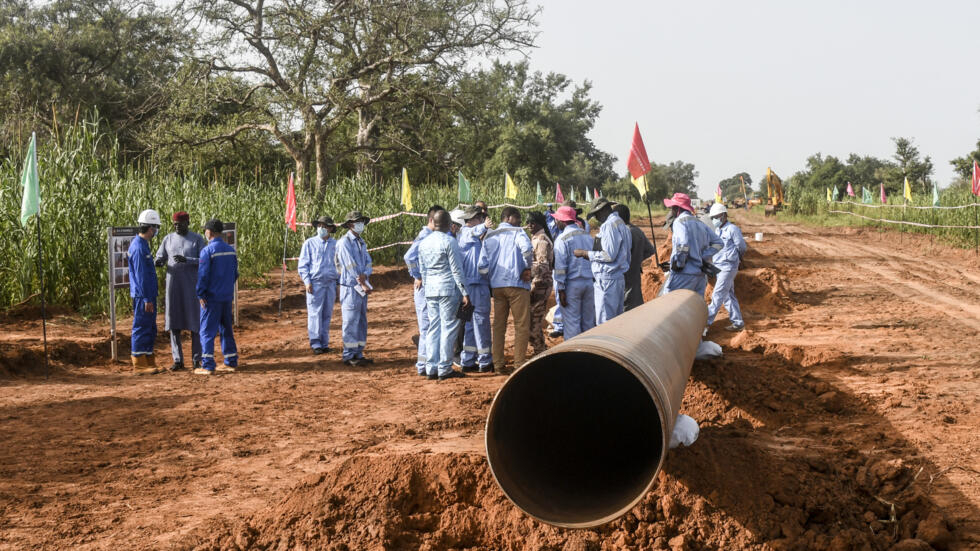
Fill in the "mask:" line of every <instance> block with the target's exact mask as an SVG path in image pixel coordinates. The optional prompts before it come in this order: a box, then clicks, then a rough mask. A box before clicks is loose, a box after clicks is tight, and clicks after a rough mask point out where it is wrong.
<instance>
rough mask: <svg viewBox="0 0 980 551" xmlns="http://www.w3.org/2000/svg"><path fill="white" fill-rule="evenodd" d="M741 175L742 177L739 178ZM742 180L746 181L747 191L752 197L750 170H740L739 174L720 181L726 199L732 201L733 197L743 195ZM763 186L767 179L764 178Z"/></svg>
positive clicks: (722, 194) (722, 193)
mask: <svg viewBox="0 0 980 551" xmlns="http://www.w3.org/2000/svg"><path fill="white" fill-rule="evenodd" d="M739 176H741V177H742V179H741V180H740V179H739ZM742 180H744V181H745V193H746V194H747V195H749V196H750V197H751V195H752V176H749V173H748V172H739V173H738V174H736V175H734V176H731V177H729V178H725V179H724V180H722V181H720V182H718V185H719V186H721V196H722V197H724V198H725V200H726V201H731V200H733V199H737V198H741V197H742ZM762 183H763V186H764V185H765V180H763V182H762Z"/></svg>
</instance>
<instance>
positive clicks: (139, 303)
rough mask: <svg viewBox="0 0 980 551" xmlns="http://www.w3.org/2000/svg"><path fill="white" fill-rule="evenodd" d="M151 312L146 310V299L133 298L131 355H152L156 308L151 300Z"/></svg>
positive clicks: (155, 329) (155, 327) (155, 331)
mask: <svg viewBox="0 0 980 551" xmlns="http://www.w3.org/2000/svg"><path fill="white" fill-rule="evenodd" d="M152 302H153V312H147V311H146V299H144V298H143V297H134V298H133V335H132V340H131V341H130V343H129V349H130V350H131V351H132V352H130V354H131V355H133V356H150V355H153V344H154V343H155V342H156V340H157V309H156V300H153V301H152Z"/></svg>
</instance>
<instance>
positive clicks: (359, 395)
mask: <svg viewBox="0 0 980 551" xmlns="http://www.w3.org/2000/svg"><path fill="white" fill-rule="evenodd" d="M739 214H741V213H739ZM739 214H737V215H736V216H738V215H739ZM738 223H739V224H740V225H741V226H742V229H743V232H744V233H745V234H746V235H747V236H751V235H752V234H753V233H755V232H757V231H761V232H764V233H765V241H763V242H761V243H756V242H750V251H749V253H748V255H747V257H746V266H745V268H744V269H743V271H742V272H741V273H740V275H739V276H738V278H737V279H736V290H737V293H738V296H739V299H740V301H741V303H742V308H743V313H744V314H745V317H746V322H747V326H748V330H747V331H744V332H742V333H739V334H737V335H732V334H729V333H726V332H724V331H722V330H721V327H723V326H724V325H726V324H727V323H726V321H727V320H724V319H720V320H718V321H716V323H715V325H714V327H713V328H712V333H710V334H709V338H711V339H713V340H715V341H716V342H719V343H720V344H722V346H723V347H724V349H725V357H724V358H723V359H719V360H715V361H711V362H696V363H695V365H694V369H693V371H692V375H691V380H690V382H689V384H688V387H687V394H686V396H685V400H684V403H683V405H682V410H681V411H682V412H684V413H687V414H688V415H691V416H693V417H694V418H695V419H697V420H698V421H699V422H700V424H701V437H700V439H699V440H698V441H697V442H696V443H695V444H694V445H693V446H692V447H690V448H685V449H679V450H673V451H671V452H670V454H669V455H668V458H667V462H666V465H665V468H664V470H663V471H662V472H661V474H660V475H659V479H658V481H657V484H656V485H655V486H654V489H653V491H651V492H650V494H649V495H648V496H647V497H646V499H645V500H644V501H643V502H641V504H640V505H638V506H637V507H636V508H634V509H633V510H632V511H630V512H629V513H628V514H627V515H625V516H624V517H623V518H621V519H619V520H617V521H615V522H613V523H610V524H608V525H606V526H604V527H601V528H599V529H593V530H577V531H576V530H563V529H557V528H553V527H549V526H544V525H541V524H539V523H537V522H535V521H532V520H530V519H529V518H528V517H526V516H525V515H523V514H522V513H520V512H519V511H518V510H517V509H516V508H515V507H513V506H512V505H511V504H510V503H509V502H508V501H507V500H506V499H505V498H504V497H503V495H502V494H501V492H500V491H499V490H498V489H497V487H496V485H495V484H494V482H493V479H492V476H491V475H490V474H489V470H488V468H487V466H486V461H485V459H484V458H483V449H482V443H483V442H482V439H483V423H484V420H485V415H486V412H487V409H488V407H489V404H490V401H491V399H492V397H493V394H494V392H495V391H496V389H497V388H499V386H500V384H501V383H502V382H503V380H504V379H503V377H502V376H498V375H476V376H470V377H467V378H465V379H462V380H455V381H448V382H439V383H436V382H431V381H425V380H423V379H421V378H419V377H418V376H416V375H415V374H414V369H413V363H414V350H413V348H412V344H411V341H410V337H411V335H412V334H413V333H414V332H415V321H414V310H413V306H412V301H411V299H410V297H411V294H410V283H409V282H408V280H407V278H406V276H405V275H404V273H403V270H401V269H397V268H396V269H381V270H380V272H381V273H380V274H379V275H378V276H376V277H375V278H373V282H374V283H375V285H376V287H377V288H378V292H377V293H376V294H375V295H374V296H372V298H371V300H370V303H369V320H370V329H369V335H368V350H367V352H368V354H369V355H371V356H373V357H374V358H375V359H376V360H377V363H376V364H375V365H374V366H372V367H370V368H350V367H345V366H343V365H342V364H341V363H340V361H339V359H338V357H337V355H336V354H328V355H326V356H318V357H314V356H312V355H310V353H309V350H308V346H307V342H306V333H305V312H304V301H303V297H302V291H301V288H300V285H299V283H298V282H297V281H296V276H295V274H290V276H291V278H292V283H291V284H290V286H289V287H288V293H287V298H286V303H285V305H284V311H283V315H282V317H281V318H280V317H277V316H276V305H277V296H278V289H277V288H268V289H257V290H248V291H244V292H243V294H242V309H241V323H242V325H241V327H240V328H239V330H238V334H237V336H238V342H239V347H240V352H241V356H242V363H243V366H245V368H244V369H243V370H242V371H240V372H239V373H235V374H228V375H221V376H216V377H212V378H208V379H203V378H200V377H194V376H193V375H190V374H187V373H186V372H184V373H178V374H161V375H155V376H148V377H133V376H130V375H129V374H128V373H127V368H126V367H125V366H123V365H121V364H111V363H110V362H109V361H108V360H107V357H108V351H109V342H108V340H109V339H108V328H107V325H106V324H105V323H103V322H90V321H84V320H81V319H79V318H77V317H75V316H72V315H69V314H66V313H64V312H59V313H58V315H56V316H55V318H54V319H53V320H51V322H50V323H49V335H50V336H51V344H52V358H53V373H52V376H51V377H50V378H49V379H45V378H44V377H43V376H42V375H41V371H42V368H41V362H40V359H41V355H40V340H39V337H38V335H39V333H40V324H39V322H38V320H37V315H36V313H35V312H31V311H21V312H14V313H9V314H7V315H6V316H5V317H4V318H2V319H0V442H2V443H3V445H2V446H0V549H25V548H38V549H64V548H73V549H120V548H132V549H337V550H340V549H351V550H355V549H431V550H436V549H440V550H441V549H515V550H516V549H542V550H543V549H575V550H589V549H673V550H676V549H692V550H693V549H773V550H778V549H833V550H845V549H873V550H878V549H882V550H884V549H898V550H903V549H905V550H909V549H930V548H934V549H953V550H964V549H977V548H980V454H978V447H980V446H978V443H980V438H978V437H977V434H978V429H980V392H978V391H980V345H978V344H977V343H978V342H980V341H978V339H977V337H978V335H980V286H978V284H980V276H978V275H976V274H977V273H978V267H980V262H978V261H977V259H976V258H975V257H974V256H973V254H972V252H970V253H967V252H964V251H960V250H954V249H948V248H945V247H942V246H937V245H934V244H932V243H931V242H930V241H929V238H926V237H921V236H919V237H915V238H912V237H910V236H901V237H900V236H899V234H895V233H886V234H883V236H881V237H879V235H878V234H877V233H875V232H874V231H868V230H863V231H859V230H854V229H828V228H812V227H806V226H800V225H793V224H786V223H781V222H778V221H773V220H768V219H766V220H763V219H762V218H761V217H758V218H756V217H746V216H744V215H743V216H741V219H739V220H738ZM640 225H641V227H646V224H645V221H641V222H640ZM657 237H658V242H659V245H660V247H661V248H663V247H664V242H665V235H664V234H663V232H662V231H661V230H659V229H658V231H657ZM657 276H659V274H655V273H652V272H651V273H649V274H647V276H646V277H647V281H646V282H645V289H644V291H645V293H646V294H647V295H648V298H650V297H651V296H652V293H653V292H655V290H656V288H657V287H658V286H659V285H658V281H659V279H658V277H657ZM721 317H722V318H723V317H724V315H722V316H721ZM128 323H129V320H123V322H122V327H124V328H126V327H128ZM161 325H162V324H161ZM331 332H332V335H331V339H332V341H333V342H335V343H336V342H337V341H339V310H336V311H335V316H334V324H333V327H332V330H331ZM127 342H128V330H124V331H123V335H122V336H121V339H120V344H121V346H120V350H121V353H122V354H123V355H125V354H126V353H127V352H128V344H127ZM166 342H167V341H166V338H165V336H164V335H162V334H161V336H160V339H159V341H158V346H157V350H158V356H159V360H158V362H159V363H163V362H164V361H165V360H166V358H167V356H168V355H169V350H168V345H167V344H166Z"/></svg>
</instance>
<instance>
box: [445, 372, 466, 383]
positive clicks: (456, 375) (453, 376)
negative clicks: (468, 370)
mask: <svg viewBox="0 0 980 551" xmlns="http://www.w3.org/2000/svg"><path fill="white" fill-rule="evenodd" d="M462 377H466V375H465V374H463V373H460V372H459V371H450V372H449V373H446V374H445V375H440V376H439V380H440V381H445V380H446V379H459V378H462Z"/></svg>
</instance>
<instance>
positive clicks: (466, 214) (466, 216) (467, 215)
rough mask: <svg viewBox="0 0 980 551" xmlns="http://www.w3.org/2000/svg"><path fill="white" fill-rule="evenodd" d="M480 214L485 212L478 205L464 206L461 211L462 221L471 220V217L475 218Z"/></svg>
mask: <svg viewBox="0 0 980 551" xmlns="http://www.w3.org/2000/svg"><path fill="white" fill-rule="evenodd" d="M481 214H486V213H484V212H483V209H481V208H480V207H476V206H470V207H466V209H465V210H464V211H463V220H464V221H466V220H472V219H473V218H476V217H477V216H480V215H481Z"/></svg>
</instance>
